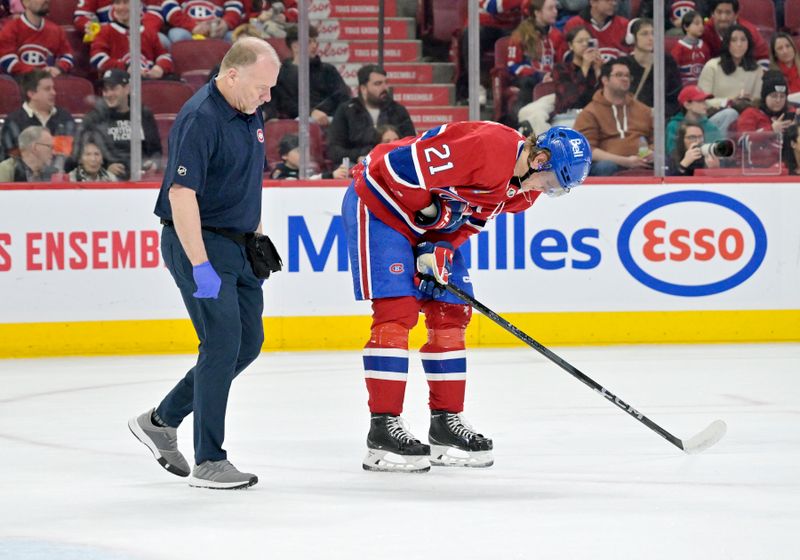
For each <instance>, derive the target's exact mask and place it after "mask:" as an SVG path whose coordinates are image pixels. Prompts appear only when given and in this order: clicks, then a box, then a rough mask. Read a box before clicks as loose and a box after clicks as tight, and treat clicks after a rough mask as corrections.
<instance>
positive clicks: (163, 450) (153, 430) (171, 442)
mask: <svg viewBox="0 0 800 560" xmlns="http://www.w3.org/2000/svg"><path fill="white" fill-rule="evenodd" d="M153 410H155V409H153V408H151V409H150V410H148V411H147V412H145V413H143V414H141V415H139V416H136V417H134V418H131V419H130V420H128V428H129V429H130V431H131V433H132V434H133V435H134V436H136V439H138V440H139V441H141V442H142V443H143V444H145V445H146V446H147V447H148V449H150V451H152V452H153V456H154V457H155V458H156V460H157V461H158V464H159V465H161V466H162V467H164V468H165V469H167V470H168V471H169V472H171V473H172V474H176V475H178V476H189V463H187V462H186V459H184V457H183V455H182V454H181V452H180V451H178V429H177V428H169V427H167V428H162V427H161V426H156V425H155V424H153V422H152V421H151V420H150V415H151V414H153Z"/></svg>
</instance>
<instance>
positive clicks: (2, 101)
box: [0, 75, 22, 115]
mask: <svg viewBox="0 0 800 560" xmlns="http://www.w3.org/2000/svg"><path fill="white" fill-rule="evenodd" d="M21 106H22V92H21V91H20V89H19V85H18V84H17V82H15V81H14V78H12V77H11V76H5V75H0V115H7V114H9V113H11V112H13V111H16V110H17V109H19V108H20V107H21Z"/></svg>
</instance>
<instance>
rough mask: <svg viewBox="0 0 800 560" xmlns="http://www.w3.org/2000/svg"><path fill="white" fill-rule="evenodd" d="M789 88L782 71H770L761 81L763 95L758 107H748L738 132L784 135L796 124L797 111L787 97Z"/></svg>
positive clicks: (740, 118)
mask: <svg viewBox="0 0 800 560" xmlns="http://www.w3.org/2000/svg"><path fill="white" fill-rule="evenodd" d="M788 93H789V86H788V84H787V83H786V78H785V77H784V76H783V74H782V73H781V71H780V70H768V71H767V72H765V73H764V77H763V79H762V81H761V95H760V99H759V104H758V106H756V107H748V108H747V109H745V110H744V111H742V114H741V115H740V116H739V120H738V121H736V130H737V131H738V132H775V133H776V134H780V135H783V134H784V132H786V129H787V128H789V126H791V125H792V124H794V118H795V111H794V109H793V108H792V107H791V106H790V105H789V104H788V102H787V100H786V96H787V94H788Z"/></svg>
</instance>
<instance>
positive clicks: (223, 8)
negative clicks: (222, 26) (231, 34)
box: [161, 0, 244, 31]
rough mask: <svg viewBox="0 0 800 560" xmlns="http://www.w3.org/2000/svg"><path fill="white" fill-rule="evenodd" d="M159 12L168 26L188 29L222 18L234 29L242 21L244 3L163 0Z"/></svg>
mask: <svg viewBox="0 0 800 560" xmlns="http://www.w3.org/2000/svg"><path fill="white" fill-rule="evenodd" d="M161 13H162V15H163V16H164V19H165V20H166V21H167V23H168V24H169V25H170V26H172V27H182V28H183V29H186V30H188V31H191V30H192V29H194V27H195V26H196V25H197V24H198V23H202V22H204V21H210V20H213V19H215V18H222V20H223V21H224V22H225V23H227V24H228V29H234V28H236V26H237V25H239V24H240V23H241V22H242V17H243V16H244V4H242V2H240V1H239V0H184V1H182V2H180V1H178V0H165V2H164V3H163V4H162V9H161Z"/></svg>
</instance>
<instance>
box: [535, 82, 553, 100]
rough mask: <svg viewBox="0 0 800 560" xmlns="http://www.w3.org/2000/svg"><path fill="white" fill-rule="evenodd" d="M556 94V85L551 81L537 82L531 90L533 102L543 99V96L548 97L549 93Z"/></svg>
mask: <svg viewBox="0 0 800 560" xmlns="http://www.w3.org/2000/svg"><path fill="white" fill-rule="evenodd" d="M555 92H556V83H555V82H553V81H550V82H539V83H538V84H536V86H535V87H534V88H533V100H534V101H536V100H537V99H539V98H540V97H544V96H545V95H550V94H551V93H555Z"/></svg>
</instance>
